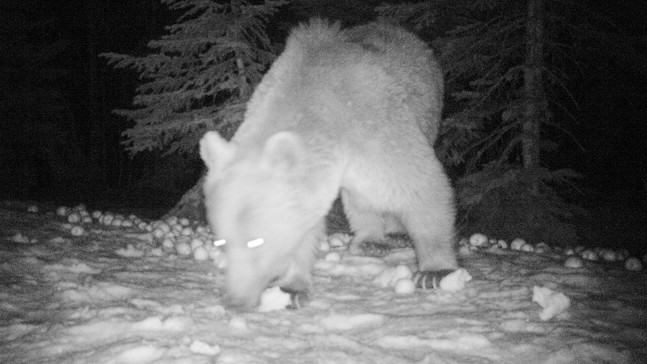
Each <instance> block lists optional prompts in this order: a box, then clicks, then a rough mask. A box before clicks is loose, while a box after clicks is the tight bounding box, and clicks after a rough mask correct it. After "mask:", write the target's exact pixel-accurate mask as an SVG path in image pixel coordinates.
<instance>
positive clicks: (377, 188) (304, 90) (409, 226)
mask: <svg viewBox="0 0 647 364" xmlns="http://www.w3.org/2000/svg"><path fill="white" fill-rule="evenodd" d="M443 88H444V86H443V78H442V72H441V70H440V68H439V65H438V62H437V60H436V58H435V56H434V53H433V51H432V49H430V48H429V47H428V46H427V45H426V44H425V43H424V42H423V41H422V40H420V39H419V38H418V37H417V36H415V35H413V34H412V33H410V32H408V31H406V30H404V29H403V28H401V27H398V26H395V25H389V24H385V23H379V22H373V23H369V24H366V25H360V26H357V27H353V28H348V29H341V27H340V25H339V24H338V23H329V22H327V21H325V20H322V19H317V18H315V19H311V20H310V21H309V22H308V23H305V24H301V25H299V26H298V27H296V28H295V29H293V30H292V31H291V33H290V35H289V36H288V39H287V41H286V45H285V49H284V51H283V52H282V53H281V54H280V55H279V57H278V58H277V59H276V60H275V61H274V63H273V64H272V66H271V67H270V69H269V70H268V72H267V73H266V74H265V75H264V77H263V78H262V80H261V82H260V84H259V85H258V86H257V88H256V89H255V90H254V92H253V94H252V97H251V98H250V100H249V102H248V103H247V108H246V111H245V114H244V116H243V122H242V124H241V125H240V127H239V129H238V130H237V131H236V133H235V134H234V136H233V137H232V139H231V141H229V142H228V141H226V140H225V139H223V138H222V137H221V136H220V135H219V134H218V133H217V132H214V131H209V132H207V133H206V134H205V135H204V136H203V138H202V140H201V141H200V156H201V158H202V159H203V161H204V163H205V165H206V167H207V173H206V176H205V179H204V185H203V190H204V195H205V207H206V215H207V219H208V221H209V224H210V226H211V227H212V231H213V232H214V234H216V235H217V238H219V239H223V240H222V241H224V242H225V245H224V249H225V254H226V257H227V262H228V264H227V267H226V274H225V276H226V277H225V279H226V294H225V297H224V300H223V301H224V303H225V304H226V305H227V306H228V307H230V308H232V309H236V310H242V311H245V310H251V309H253V308H255V307H256V306H257V305H258V304H259V299H260V296H261V294H262V292H263V291H264V290H265V289H267V288H268V287H269V286H278V287H280V288H281V289H282V290H284V291H286V292H289V293H291V294H292V295H293V299H294V297H295V296H296V297H307V295H308V292H309V291H310V290H311V286H312V278H311V274H312V273H311V270H312V269H313V264H314V260H315V255H316V251H317V247H318V244H320V242H321V241H322V240H323V239H324V238H325V217H326V215H327V213H328V211H329V210H330V208H331V206H332V204H333V202H334V200H335V199H336V198H337V197H338V196H339V195H341V199H342V202H343V207H344V211H345V213H346V215H347V218H348V221H349V224H350V227H351V229H352V231H353V233H354V237H353V238H352V241H351V243H350V245H351V250H358V249H359V247H361V246H362V245H363V244H364V243H365V242H369V241H380V240H381V239H384V236H385V234H386V233H396V232H401V233H406V234H407V235H408V236H409V237H410V239H411V240H412V242H413V246H414V248H415V251H416V257H417V264H418V272H417V273H416V277H417V278H416V279H417V284H418V286H419V287H421V288H429V283H428V281H431V280H434V281H435V280H436V279H437V278H439V277H442V276H443V275H445V274H447V273H449V272H451V271H454V270H456V269H457V268H458V263H457V259H456V251H455V245H456V244H455V232H454V220H455V206H454V195H453V190H452V187H451V185H450V182H449V179H448V177H447V175H446V174H445V172H444V169H443V166H442V165H441V163H440V161H439V160H438V158H437V157H436V154H435V152H434V148H433V144H434V141H435V140H436V136H437V133H438V128H439V122H440V120H441V119H440V118H441V111H442V98H443ZM429 278H431V279H429ZM297 301H298V300H297Z"/></svg>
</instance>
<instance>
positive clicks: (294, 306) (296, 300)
mask: <svg viewBox="0 0 647 364" xmlns="http://www.w3.org/2000/svg"><path fill="white" fill-rule="evenodd" d="M281 291H283V292H285V293H288V294H290V304H289V305H288V306H287V307H286V308H287V309H289V310H298V309H300V308H303V307H306V306H307V305H308V294H307V293H306V292H297V291H293V290H291V289H289V288H283V287H281Z"/></svg>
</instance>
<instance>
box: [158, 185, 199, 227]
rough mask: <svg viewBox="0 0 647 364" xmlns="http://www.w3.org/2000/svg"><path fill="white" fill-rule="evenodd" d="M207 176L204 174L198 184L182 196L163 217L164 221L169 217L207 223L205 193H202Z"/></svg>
mask: <svg viewBox="0 0 647 364" xmlns="http://www.w3.org/2000/svg"><path fill="white" fill-rule="evenodd" d="M205 176H206V173H203V174H202V177H200V179H199V180H198V182H196V184H195V185H193V187H191V188H190V189H189V190H188V191H186V192H185V193H184V195H182V198H180V201H178V203H176V204H175V206H173V208H172V209H171V210H169V211H168V212H167V213H166V214H165V215H164V216H163V219H165V218H167V217H169V216H177V217H186V218H187V219H189V220H193V221H202V222H206V221H207V218H206V217H207V216H206V213H205V212H206V211H205V207H204V193H203V192H202V185H203V184H204V177H205Z"/></svg>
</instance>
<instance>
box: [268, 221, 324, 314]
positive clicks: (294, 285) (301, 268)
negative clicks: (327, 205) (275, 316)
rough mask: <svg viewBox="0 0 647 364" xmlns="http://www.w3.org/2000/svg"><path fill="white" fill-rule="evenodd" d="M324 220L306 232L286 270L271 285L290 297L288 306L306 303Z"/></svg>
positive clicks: (300, 305)
mask: <svg viewBox="0 0 647 364" xmlns="http://www.w3.org/2000/svg"><path fill="white" fill-rule="evenodd" d="M324 226H325V222H324V220H323V219H322V221H321V222H319V223H318V224H317V225H316V226H315V227H314V228H312V229H311V230H310V231H308V232H307V233H306V235H305V236H304V238H303V240H302V241H301V244H300V245H299V247H298V249H297V250H296V251H294V252H293V255H292V256H291V263H290V266H289V267H288V270H287V272H286V273H285V274H284V275H283V277H281V278H280V279H279V280H278V281H276V282H273V283H272V285H274V286H279V287H280V288H281V290H282V291H284V292H286V293H289V294H290V297H291V301H292V304H291V307H290V308H295V309H296V308H300V307H303V306H305V305H306V302H307V299H308V294H309V293H310V290H311V288H312V267H313V264H314V260H315V254H316V251H317V246H318V245H319V244H320V243H321V241H323V240H325V230H324Z"/></svg>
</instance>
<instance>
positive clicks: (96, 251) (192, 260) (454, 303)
mask: <svg viewBox="0 0 647 364" xmlns="http://www.w3.org/2000/svg"><path fill="white" fill-rule="evenodd" d="M32 206H35V205H33V204H32V205H31V206H29V205H27V204H19V203H8V202H0V221H1V222H2V223H0V280H1V282H2V285H1V286H0V287H1V288H0V363H93V364H95V363H96V364H101V363H457V364H460V363H639V362H645V358H646V357H647V349H646V344H647V284H646V283H645V282H647V275H646V273H645V271H644V270H642V267H637V266H636V262H637V263H640V260H638V259H635V258H634V259H633V260H630V259H631V258H630V259H627V261H626V262H631V264H632V265H630V268H631V269H633V270H628V269H626V268H625V264H629V263H626V262H624V261H620V260H610V258H613V259H619V257H622V256H623V254H622V253H620V252H614V253H613V254H612V253H609V252H608V251H601V250H595V249H589V250H590V251H591V252H593V253H594V254H595V256H599V257H602V258H601V259H599V260H597V261H593V260H587V259H585V258H582V256H581V253H582V252H584V251H586V249H584V248H581V249H580V248H574V249H572V254H573V255H572V257H575V256H578V257H577V259H578V260H579V261H578V262H577V264H565V262H566V261H567V257H566V256H565V255H562V254H558V253H556V252H555V249H554V248H551V247H546V246H541V247H539V246H535V247H533V248H534V251H531V252H525V251H521V250H511V249H506V248H505V247H507V246H509V244H507V243H506V244H503V243H501V241H499V240H496V239H491V240H488V241H487V242H486V241H484V240H483V238H482V237H479V245H478V246H472V245H470V243H469V239H466V240H465V241H466V243H467V245H466V246H465V245H464V246H463V247H461V249H460V251H461V252H462V254H461V256H460V262H461V266H462V269H460V270H458V271H456V272H454V273H453V274H454V278H452V279H455V282H454V283H453V285H451V287H452V288H451V289H449V290H448V289H436V290H429V291H421V290H415V291H409V292H407V293H405V294H401V292H397V290H396V286H397V285H398V282H402V281H407V280H408V282H411V280H410V278H411V275H412V272H411V268H414V267H415V254H414V253H413V251H411V250H410V249H397V250H394V251H392V252H391V253H390V254H388V255H387V256H384V257H380V258H376V257H362V256H353V255H350V254H349V253H348V252H347V251H346V250H345V247H346V245H347V244H348V237H347V236H339V235H338V236H336V237H335V240H334V241H333V242H329V243H328V244H323V245H327V249H328V250H329V251H328V252H326V253H328V254H330V253H331V252H334V253H335V255H336V257H335V259H325V255H326V254H325V253H322V254H321V258H320V259H318V260H317V261H316V263H315V269H314V290H313V292H312V293H311V294H310V296H309V297H308V302H307V305H306V306H305V307H303V308H300V309H296V310H294V309H285V307H286V306H288V305H289V303H290V297H289V295H288V294H286V293H284V292H282V291H281V290H279V289H278V288H269V289H268V290H267V291H266V294H267V297H266V298H265V300H266V301H264V302H263V303H262V304H261V306H260V307H259V310H257V311H254V312H246V313H238V312H233V311H230V310H229V309H227V308H226V306H224V304H223V301H222V297H223V295H224V277H223V274H224V271H223V267H224V266H225V265H226V264H225V263H224V258H223V257H224V254H222V253H221V251H220V248H219V247H217V246H214V245H213V243H211V242H212V241H213V240H212V239H211V238H209V237H208V236H207V235H208V229H207V228H206V227H203V226H199V225H196V224H194V223H193V222H190V221H185V220H182V219H174V220H175V221H173V220H170V221H165V222H158V223H154V222H145V221H141V220H138V219H137V218H136V217H132V216H129V217H124V216H121V217H120V216H117V215H116V214H111V213H107V212H106V213H102V212H95V213H92V215H90V214H88V216H90V217H91V219H92V223H83V221H84V220H85V218H83V219H81V220H80V221H79V222H76V223H73V224H71V223H70V222H69V220H68V216H69V215H70V214H72V213H76V214H78V215H79V216H81V217H83V216H84V214H83V213H82V211H84V209H82V208H79V207H75V208H68V207H61V208H58V209H57V210H56V212H51V211H50V212H48V211H46V208H43V207H39V206H35V207H32ZM115 220H120V221H121V222H120V223H119V226H115V225H114V221H115ZM126 221H129V222H130V226H129V227H128V226H124V225H128V223H126ZM81 224H82V225H81ZM153 225H154V226H153ZM75 226H82V227H83V234H81V235H75V234H72V229H73V228H74V227H75ZM164 226H165V227H164ZM178 226H179V227H178ZM158 229H159V231H161V233H156V231H157V230H158ZM169 234H170V235H169ZM486 238H487V237H486ZM183 239H184V240H183ZM195 239H198V240H195ZM200 242H201V243H200ZM206 242H210V243H209V244H207V243H206ZM504 243H505V242H504ZM180 244H186V246H184V247H183V248H182V249H184V250H186V251H184V253H187V252H188V254H179V253H178V251H177V246H178V245H180ZM526 244H527V243H526ZM521 246H523V245H521ZM196 251H199V253H197V255H196ZM565 251H566V250H565ZM538 252H540V253H541V254H538ZM587 254H589V253H587ZM628 268H629V267H628ZM450 276H451V275H450ZM448 277H449V276H448ZM461 277H462V278H461ZM467 277H470V278H471V280H470V279H468V278H467ZM446 278H447V277H446ZM459 278H460V279H459ZM441 282H442V281H441ZM441 286H442V284H441ZM409 287H410V286H409ZM264 296H265V294H264ZM264 305H265V306H264ZM271 305H274V306H272V307H271V308H272V310H264V309H263V308H265V309H267V308H268V307H270V306H271ZM263 311H265V312H263Z"/></svg>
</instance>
